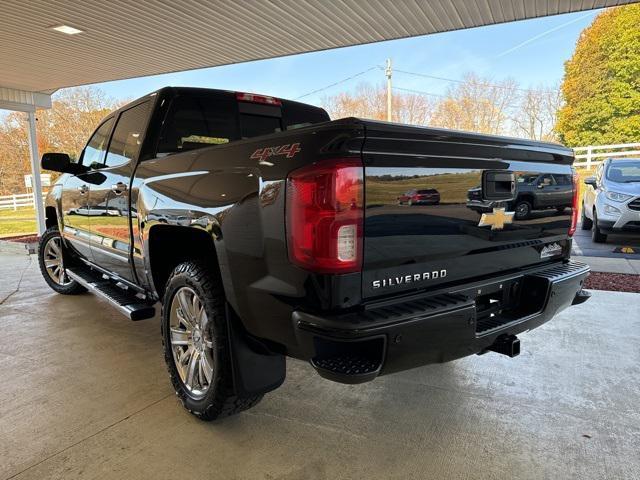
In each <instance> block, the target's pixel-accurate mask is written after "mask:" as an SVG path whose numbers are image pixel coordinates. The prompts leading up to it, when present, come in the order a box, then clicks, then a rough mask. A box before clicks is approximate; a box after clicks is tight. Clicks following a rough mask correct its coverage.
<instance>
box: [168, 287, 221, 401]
mask: <svg viewBox="0 0 640 480" xmlns="http://www.w3.org/2000/svg"><path fill="white" fill-rule="evenodd" d="M208 323H209V319H208V318H207V314H206V312H205V311H204V305H203V304H202V302H201V301H200V298H199V297H198V295H197V294H196V292H194V291H193V290H192V289H191V288H189V287H181V288H180V289H179V290H178V291H177V292H176V293H175V295H174V296H173V299H172V300H171V311H170V314H169V338H170V340H171V351H172V353H173V361H174V363H175V366H176V370H177V371H178V374H179V375H180V380H182V383H183V384H184V386H185V387H186V389H187V390H188V391H189V394H190V395H191V396H192V397H193V398H195V399H198V398H202V397H203V396H204V395H206V393H207V391H208V390H209V387H210V386H211V382H212V381H213V368H214V363H213V359H214V355H213V354H214V352H213V339H212V338H211V333H210V332H209V328H208Z"/></svg>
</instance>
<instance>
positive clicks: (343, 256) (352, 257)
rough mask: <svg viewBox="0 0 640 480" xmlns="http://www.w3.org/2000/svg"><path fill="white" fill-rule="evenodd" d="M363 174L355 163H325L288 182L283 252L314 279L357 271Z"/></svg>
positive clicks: (359, 265)
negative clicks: (314, 276)
mask: <svg viewBox="0 0 640 480" xmlns="http://www.w3.org/2000/svg"><path fill="white" fill-rule="evenodd" d="M363 180H364V169H363V166H362V162H361V161H360V160H359V159H352V158H346V159H340V160H327V161H323V162H320V163H317V164H314V165H310V166H307V167H303V168H300V169H299V170H295V171H294V172H292V173H291V174H290V175H289V177H288V178H287V205H286V212H287V213H286V215H287V247H288V249H289V259H290V260H291V262H293V263H294V264H296V265H298V266H300V267H302V268H304V269H307V270H311V271H313V272H318V273H350V272H357V271H360V270H361V268H362V235H363V217H364V204H363V196H364V193H363V184H364V181H363Z"/></svg>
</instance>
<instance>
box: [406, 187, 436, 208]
mask: <svg viewBox="0 0 640 480" xmlns="http://www.w3.org/2000/svg"><path fill="white" fill-rule="evenodd" d="M439 203H440V193H439V192H438V190H436V189H435V188H428V189H425V190H409V191H408V192H405V193H404V194H402V195H400V196H399V197H398V204H399V205H404V204H407V205H438V204H439Z"/></svg>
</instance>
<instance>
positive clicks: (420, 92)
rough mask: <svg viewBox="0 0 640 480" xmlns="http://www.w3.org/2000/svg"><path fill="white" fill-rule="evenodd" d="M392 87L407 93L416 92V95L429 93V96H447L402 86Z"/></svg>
mask: <svg viewBox="0 0 640 480" xmlns="http://www.w3.org/2000/svg"><path fill="white" fill-rule="evenodd" d="M392 88H393V90H400V91H402V92H409V93H417V94H418V95H429V96H430V97H439V98H448V97H447V96H446V95H440V94H439V93H431V92H425V91H423V90H414V89H412V88H402V87H392Z"/></svg>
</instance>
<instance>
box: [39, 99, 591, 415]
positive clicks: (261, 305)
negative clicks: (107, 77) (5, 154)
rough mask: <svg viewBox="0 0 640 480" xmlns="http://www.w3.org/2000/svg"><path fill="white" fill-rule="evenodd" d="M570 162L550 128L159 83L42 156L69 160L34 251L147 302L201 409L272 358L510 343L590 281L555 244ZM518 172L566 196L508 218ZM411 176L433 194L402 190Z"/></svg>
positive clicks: (254, 387) (356, 364)
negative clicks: (543, 132) (441, 122)
mask: <svg viewBox="0 0 640 480" xmlns="http://www.w3.org/2000/svg"><path fill="white" fill-rule="evenodd" d="M572 162H573V155H572V151H571V150H569V149H566V148H564V147H562V146H560V145H555V144H549V143H540V142H534V141H529V140H519V139H513V138H505V137H496V136H486V135H478V134H473V133H464V132H456V131H447V130H439V129H433V128H425V127H417V126H407V125H399V124H392V123H384V122H377V121H370V120H361V119H356V118H345V119H341V120H336V121H330V119H329V117H328V115H327V113H326V112H325V111H324V110H322V109H320V108H317V107H313V106H309V105H304V104H301V103H297V102H292V101H287V100H281V99H277V98H273V97H268V96H263V95H254V94H247V93H237V92H229V91H220V90H207V89H194V88H163V89H161V90H159V91H157V92H154V93H152V94H150V95H146V96H145V97H143V98H140V99H139V100H136V101H134V102H132V103H130V104H128V105H126V106H124V107H122V108H120V109H119V110H117V111H115V112H113V113H111V114H110V115H108V116H107V117H106V118H105V119H104V121H103V122H102V123H101V124H100V125H99V126H98V128H97V129H96V130H95V132H94V133H93V135H92V136H91V137H90V138H89V140H88V142H87V144H86V146H85V148H84V150H83V151H82V154H81V155H80V156H79V158H78V159H73V160H72V159H71V158H70V157H69V155H66V154H63V153H47V154H45V155H43V158H42V167H43V168H44V169H47V170H53V171H57V172H63V173H64V175H61V176H60V178H59V179H58V180H57V182H56V183H55V185H54V186H53V188H52V189H51V190H50V192H49V194H48V196H47V198H46V205H45V211H46V225H47V227H48V229H47V231H46V233H44V234H43V236H42V238H41V241H40V248H39V262H40V267H41V270H42V274H43V276H44V279H45V280H46V282H47V283H48V284H49V285H50V286H51V288H52V289H53V290H55V291H56V292H58V293H62V294H69V295H72V294H79V293H81V292H85V291H87V290H88V291H90V292H93V293H95V294H97V295H99V296H101V297H103V298H104V299H106V300H107V301H108V302H110V303H111V304H112V305H113V306H114V307H115V308H117V309H119V310H120V311H121V312H122V313H123V314H125V315H126V316H127V317H129V318H130V319H131V320H143V319H147V318H152V317H154V315H155V313H156V305H157V304H158V303H160V304H161V306H162V307H161V315H160V317H161V318H160V322H161V333H162V341H163V349H164V358H165V360H166V363H167V367H168V371H169V376H170V379H171V382H172V384H173V387H174V388H175V391H176V393H177V395H178V396H179V398H180V399H181V401H182V403H183V405H184V406H185V408H186V409H187V410H189V411H190V412H192V413H193V414H195V415H197V416H198V417H199V418H201V419H205V420H212V419H215V418H218V417H222V416H226V415H230V414H234V413H237V412H240V411H242V410H244V409H247V408H249V407H252V406H253V405H255V404H256V403H257V402H258V401H259V400H260V399H261V398H262V396H263V395H264V394H266V393H267V392H269V391H272V390H274V389H275V388H277V387H278V386H280V385H281V384H282V382H283V381H284V379H285V371H286V363H285V358H286V357H292V358H297V359H302V360H306V361H309V362H310V363H311V365H312V366H313V368H314V369H315V370H316V371H317V372H318V373H319V374H320V375H321V376H322V377H324V378H327V379H330V380H333V381H337V382H343V383H352V384H355V383H361V382H366V381H369V380H373V379H374V378H376V377H377V376H378V375H386V374H390V373H393V372H398V371H401V370H406V369H410V368H413V367H417V366H421V365H425V364H429V363H436V362H446V361H450V360H454V359H457V358H461V357H464V356H467V355H471V354H482V353H486V352H489V351H494V352H498V353H502V354H506V355H509V356H515V355H517V354H518V353H519V351H520V341H519V339H518V338H517V335H518V334H520V333H522V332H525V331H528V330H531V329H534V328H536V327H538V326H540V325H542V324H543V323H545V322H547V321H548V320H549V319H551V318H552V317H553V316H554V315H555V314H556V313H558V312H559V311H560V310H562V309H564V308H566V307H568V306H570V305H572V304H577V303H581V302H583V301H585V300H586V299H587V298H588V292H586V291H584V290H582V285H583V281H584V279H585V277H586V276H587V274H588V267H587V266H585V265H582V264H580V263H577V262H573V261H571V260H570V258H569V256H570V251H571V236H572V234H573V233H574V231H575V228H576V217H577V212H578V210H577V208H576V201H577V188H576V183H575V177H572ZM522 171H526V172H531V173H532V174H535V175H546V174H550V175H564V176H566V177H567V178H572V192H573V197H572V198H573V204H572V205H573V208H572V210H571V211H569V212H565V213H564V214H563V215H556V216H553V217H546V218H538V219H535V220H519V219H517V218H514V214H513V212H510V211H509V210H508V208H506V206H507V205H510V204H511V203H512V202H513V200H514V199H513V195H514V192H515V182H516V176H515V173H514V172H522ZM476 185H482V187H481V196H482V198H483V199H485V200H487V201H491V202H493V205H494V206H493V208H492V209H491V211H490V212H486V213H484V214H482V215H479V214H478V213H477V212H474V211H472V210H470V209H468V208H467V205H466V201H467V191H468V190H469V189H470V188H473V187H475V186H476ZM423 188H429V189H435V190H437V191H438V193H439V196H440V202H437V203H436V202H431V203H425V204H423V205H415V206H413V207H412V208H407V207H406V206H402V205H398V202H397V199H398V196H400V195H402V194H403V193H404V192H406V191H408V190H417V191H419V190H421V189H423ZM80 211H81V212H83V214H82V215H78V212H80ZM105 211H108V212H109V215H104V212H105ZM115 212H117V214H116V213H115ZM74 213H75V214H74Z"/></svg>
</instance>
